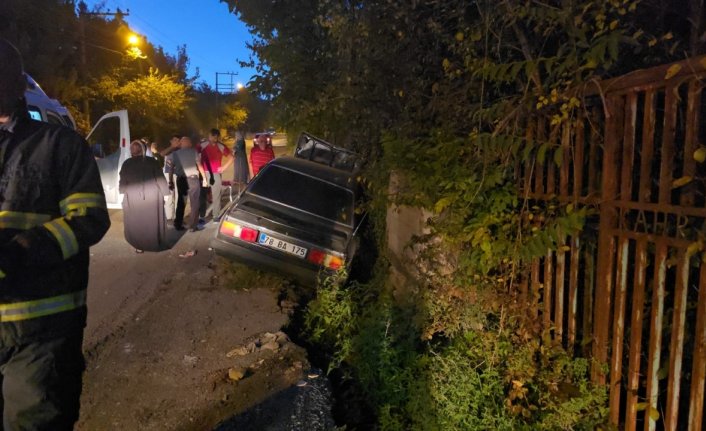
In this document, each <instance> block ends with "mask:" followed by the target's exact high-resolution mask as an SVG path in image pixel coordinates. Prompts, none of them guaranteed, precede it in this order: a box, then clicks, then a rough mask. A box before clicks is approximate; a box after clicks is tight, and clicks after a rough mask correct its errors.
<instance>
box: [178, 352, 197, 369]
mask: <svg viewBox="0 0 706 431" xmlns="http://www.w3.org/2000/svg"><path fill="white" fill-rule="evenodd" d="M198 360H199V357H198V356H190V355H184V358H183V359H182V362H183V364H184V365H186V366H187V367H188V366H191V367H194V366H196V362H198Z"/></svg>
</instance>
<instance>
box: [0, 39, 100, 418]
mask: <svg viewBox="0 0 706 431" xmlns="http://www.w3.org/2000/svg"><path fill="white" fill-rule="evenodd" d="M25 87H26V81H25V76H24V72H23V68H22V59H21V57H20V54H19V52H18V51H17V49H16V48H15V47H14V46H13V45H12V44H10V43H9V42H7V41H6V40H3V39H0V374H1V376H0V380H2V382H1V383H2V385H1V387H2V397H0V404H2V406H0V412H2V429H4V430H6V431H7V430H19V429H27V430H29V429H31V430H60V431H61V430H71V429H73V424H74V423H75V422H76V420H77V419H78V412H79V397H80V394H81V378H82V373H83V370H84V358H83V353H82V350H81V344H82V341H83V328H84V326H85V325H86V288H87V286H88V264H89V251H88V248H89V247H90V246H91V245H93V244H95V243H97V242H98V241H99V240H100V239H101V238H102V237H103V235H104V234H105V232H106V231H107V230H108V228H109V226H110V218H109V217H108V211H107V209H106V204H105V196H104V194H103V187H102V185H101V181H100V176H99V173H98V167H97V166H96V162H95V160H94V159H93V155H92V154H91V151H90V148H89V147H88V144H87V143H86V141H85V140H84V139H83V138H81V137H80V136H79V135H78V134H76V133H75V132H74V131H73V130H70V129H68V128H65V127H63V126H57V125H51V124H47V123H42V122H38V121H34V120H31V119H30V118H29V115H28V113H27V106H26V103H25V101H24V90H25Z"/></svg>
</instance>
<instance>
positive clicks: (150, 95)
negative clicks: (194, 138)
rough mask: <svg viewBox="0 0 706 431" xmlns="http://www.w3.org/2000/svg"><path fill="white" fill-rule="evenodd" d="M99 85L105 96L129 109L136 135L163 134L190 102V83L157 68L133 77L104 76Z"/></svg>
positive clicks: (132, 130) (99, 89)
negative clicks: (188, 89) (187, 84)
mask: <svg viewBox="0 0 706 431" xmlns="http://www.w3.org/2000/svg"><path fill="white" fill-rule="evenodd" d="M97 88H98V92H99V93H100V94H101V95H102V96H103V97H106V98H107V99H109V100H111V101H113V102H114V103H115V104H117V105H118V106H121V107H123V108H124V109H127V110H128V113H129V115H130V119H131V126H132V127H131V132H132V133H133V134H134V135H135V136H143V135H146V136H156V135H159V134H160V131H162V130H165V129H168V128H169V127H171V125H172V124H173V123H174V122H175V121H177V120H179V119H180V118H181V114H182V111H183V110H184V109H185V108H186V102H187V101H188V99H187V96H186V85H184V84H182V83H180V82H178V81H177V79H176V77H174V76H170V75H163V74H160V73H159V72H158V71H157V70H153V69H151V70H150V71H149V73H148V74H147V75H140V76H137V77H135V78H133V79H129V80H124V77H123V76H121V75H120V74H118V73H116V74H113V75H107V76H104V77H103V78H102V79H101V80H100V81H99V82H98V83H97Z"/></svg>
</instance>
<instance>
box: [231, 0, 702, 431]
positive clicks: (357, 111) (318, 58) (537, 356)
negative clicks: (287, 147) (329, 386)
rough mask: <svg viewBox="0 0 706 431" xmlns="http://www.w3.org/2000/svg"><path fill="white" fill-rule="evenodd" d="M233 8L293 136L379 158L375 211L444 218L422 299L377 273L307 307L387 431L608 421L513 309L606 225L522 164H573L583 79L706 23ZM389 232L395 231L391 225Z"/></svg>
mask: <svg viewBox="0 0 706 431" xmlns="http://www.w3.org/2000/svg"><path fill="white" fill-rule="evenodd" d="M226 3H228V4H229V5H230V6H231V7H232V8H233V10H235V11H236V12H237V13H239V14H240V16H241V18H242V19H243V20H244V21H245V22H247V23H248V24H249V25H250V26H251V28H252V30H253V31H254V33H255V35H256V43H255V46H254V54H255V55H256V56H257V58H258V60H259V62H260V68H261V69H260V70H261V71H262V74H263V75H262V77H261V78H260V79H259V80H258V82H257V83H258V88H259V89H260V91H261V92H262V93H263V94H268V95H269V96H270V97H272V98H273V103H274V105H275V108H276V109H277V112H278V115H279V116H280V117H281V118H282V119H283V121H284V122H285V123H286V124H288V125H289V126H290V127H289V129H290V131H293V130H297V129H307V130H308V131H310V132H312V133H314V134H317V135H320V136H322V137H324V138H328V139H329V140H331V141H332V142H335V143H337V144H345V145H347V146H349V147H351V148H354V149H356V150H358V151H360V152H361V153H363V154H364V155H365V156H367V157H368V160H369V161H370V164H369V169H368V170H367V174H368V177H369V179H370V181H369V186H370V188H371V195H372V197H373V202H372V207H373V208H377V209H379V208H386V207H387V206H389V205H391V204H395V205H409V206H412V207H417V208H423V209H426V210H427V211H428V212H429V214H430V215H429V218H428V220H427V225H426V227H427V228H428V234H425V235H422V236H419V237H416V238H414V240H413V241H412V243H411V244H410V245H409V251H410V253H412V254H413V255H415V258H414V261H413V262H411V264H410V265H409V266H410V267H411V268H413V269H414V270H415V271H417V272H416V273H415V275H416V279H415V280H414V282H410V284H412V285H411V286H406V287H405V289H402V290H403V291H402V292H400V291H393V289H392V288H391V287H390V286H389V285H388V284H387V282H385V281H384V280H386V275H387V273H386V267H385V265H383V264H381V265H380V266H378V268H377V270H378V273H377V274H376V278H375V281H374V282H372V283H370V284H367V285H354V286H352V287H350V288H348V287H342V286H336V287H333V286H327V287H326V288H325V289H324V290H323V291H322V292H320V295H319V298H318V299H317V300H316V301H315V302H314V303H312V304H311V306H310V308H309V310H308V317H307V321H308V323H309V330H310V331H311V333H312V337H313V339H315V340H317V341H318V342H321V343H322V345H324V346H327V347H329V348H332V349H334V350H335V355H336V362H335V363H340V362H341V361H343V362H345V363H346V364H348V365H350V366H351V367H352V368H353V370H354V373H355V377H356V378H358V379H359V380H360V381H361V382H362V383H363V384H364V386H365V388H366V389H367V391H368V394H369V397H370V399H371V400H372V403H373V405H374V406H376V409H377V413H378V418H379V426H380V428H381V429H390V430H398V429H399V430H402V429H404V430H407V429H424V430H426V429H430V430H431V429H483V430H485V429H493V428H498V429H595V428H596V427H597V426H599V425H600V424H603V422H604V421H605V416H606V409H605V403H606V399H605V390H604V388H601V387H594V386H592V385H591V384H590V383H589V382H588V376H587V374H588V367H587V362H586V360H585V359H581V358H578V359H574V358H571V357H570V355H568V354H567V353H566V352H564V351H562V349H560V348H559V347H557V346H554V345H553V344H552V343H551V342H550V340H549V337H546V334H543V333H542V332H541V327H540V325H538V323H537V322H536V317H533V316H532V314H531V313H530V311H532V310H524V309H521V308H519V305H518V302H517V298H516V297H515V296H513V295H510V294H509V292H515V291H516V289H517V286H516V283H517V280H518V279H519V277H520V276H521V275H523V273H525V272H526V270H527V267H528V262H529V261H531V260H532V259H534V258H537V257H541V256H546V255H547V253H548V252H550V251H559V252H565V251H567V248H568V247H569V245H568V244H567V241H568V238H569V237H570V236H574V235H577V234H579V232H580V231H581V229H582V228H583V225H584V222H585V220H586V218H587V217H589V216H590V215H591V210H590V208H586V207H577V206H574V205H566V203H559V202H558V201H557V202H552V200H551V198H550V199H549V200H548V201H547V202H545V203H541V204H539V203H535V202H529V201H525V200H524V199H522V196H520V194H519V192H518V189H517V184H518V182H519V181H518V180H519V179H518V178H516V168H517V166H518V165H519V164H521V163H526V164H527V165H528V166H532V167H534V168H539V167H547V166H558V167H561V166H563V165H564V164H565V163H568V160H567V157H569V156H570V152H569V151H568V148H567V147H565V141H563V140H562V136H563V132H564V130H566V129H565V128H566V127H569V126H571V125H572V124H574V121H575V120H576V119H577V118H580V117H581V116H582V115H584V114H585V112H584V110H585V106H586V101H585V100H583V98H582V96H581V94H582V93H581V91H582V88H584V86H585V85H586V84H587V83H589V82H592V81H597V80H600V79H603V78H607V77H611V76H618V75H620V74H623V73H626V72H630V71H632V70H634V69H637V68H640V67H644V66H648V65H654V64H657V63H662V62H665V61H666V60H668V59H671V58H672V57H674V55H675V53H677V52H679V49H680V48H685V47H686V46H689V47H690V48H691V49H692V53H693V54H695V53H697V52H699V50H701V51H703V44H702V42H700V41H699V40H698V35H700V34H702V33H703V29H702V28H696V27H694V28H691V30H692V31H691V32H690V31H689V30H688V29H689V26H690V25H692V24H693V25H700V24H698V23H700V22H701V20H700V19H692V20H689V14H692V15H693V17H700V16H701V15H702V12H703V11H702V10H701V9H699V10H690V11H685V9H686V8H684V7H681V6H683V5H681V3H680V2H677V1H676V0H674V1H668V2H659V1H657V0H642V1H640V0H610V1H603V2H596V1H589V0H581V1H574V2H567V1H559V0H556V1H554V0H552V1H545V2H531V1H524V0H504V1H493V0H482V1H476V2H467V1H462V0H452V1H448V0H428V1H422V2H412V3H411V4H408V3H404V4H402V3H396V2H389V1H388V2H385V1H371V2H335V1H329V0H320V1H314V0H309V1H307V2H306V4H305V5H302V4H296V5H295V4H293V3H291V4H282V3H276V4H275V3H266V4H263V2H260V1H255V0H226ZM690 5H691V6H692V7H693V6H694V5H695V3H694V2H692V3H690ZM689 23H692V24H689ZM540 124H546V127H541V126H538V125H540ZM537 129H539V130H537ZM530 132H532V133H530ZM391 173H394V179H395V181H394V183H395V187H394V188H390V187H389V185H390V177H391V175H390V174H391ZM391 190H392V191H391ZM374 220H375V223H374V225H375V226H378V229H379V230H381V229H380V226H383V225H384V224H385V217H384V213H382V212H378V213H376V215H375V217H374ZM378 235H379V245H380V249H381V250H385V238H384V234H382V233H380V232H378ZM398 289H399V288H398ZM538 306H540V307H541V304H539V305H538ZM342 316H345V318H344V317H342Z"/></svg>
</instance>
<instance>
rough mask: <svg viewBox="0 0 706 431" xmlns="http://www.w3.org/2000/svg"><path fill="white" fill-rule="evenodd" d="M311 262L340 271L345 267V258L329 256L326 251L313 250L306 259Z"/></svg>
mask: <svg viewBox="0 0 706 431" xmlns="http://www.w3.org/2000/svg"><path fill="white" fill-rule="evenodd" d="M306 258H307V259H308V260H309V262H312V263H315V264H317V265H321V266H325V267H326V268H328V269H333V270H339V269H341V267H343V258H340V257H338V256H334V255H332V254H328V253H326V252H325V251H322V250H317V249H315V248H312V249H311V250H310V251H309V255H308V256H307V257H306Z"/></svg>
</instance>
